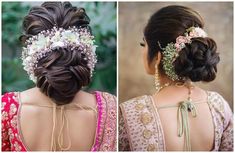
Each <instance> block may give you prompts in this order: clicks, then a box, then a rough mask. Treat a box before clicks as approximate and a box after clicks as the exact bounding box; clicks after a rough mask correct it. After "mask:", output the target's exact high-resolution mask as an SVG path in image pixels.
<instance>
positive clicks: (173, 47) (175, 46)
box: [158, 27, 207, 81]
mask: <svg viewBox="0 0 235 153" xmlns="http://www.w3.org/2000/svg"><path fill="white" fill-rule="evenodd" d="M197 37H203V38H204V37H207V34H206V32H205V31H204V30H203V29H201V28H199V27H191V28H189V29H187V30H186V33H185V34H184V36H178V37H177V38H176V43H173V42H171V43H168V44H167V46H166V47H165V48H162V47H161V44H160V42H158V45H159V47H160V48H161V49H162V50H163V53H162V54H163V58H162V63H163V69H164V71H165V73H166V75H167V76H168V77H169V78H170V79H171V80H173V81H175V80H180V78H179V76H178V75H177V74H176V73H175V70H174V65H173V62H174V61H175V60H176V58H177V57H178V56H179V52H180V51H181V50H182V49H183V48H184V47H185V44H190V43H191V42H192V41H191V39H192V38H197Z"/></svg>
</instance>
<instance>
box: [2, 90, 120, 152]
mask: <svg viewBox="0 0 235 153" xmlns="http://www.w3.org/2000/svg"><path fill="white" fill-rule="evenodd" d="M95 96H96V100H97V106H98V108H97V109H98V110H97V112H98V117H97V128H96V140H95V143H94V145H93V147H92V148H91V151H115V150H116V118H117V113H116V98H115V97H114V96H113V95H111V94H108V93H104V92H98V91H96V92H95ZM20 107H21V104H20V102H19V99H18V93H16V92H9V93H6V94H4V95H3V96H2V151H21V152H24V151H28V150H27V147H26V144H24V142H23V141H22V140H23V138H22V135H21V133H20V132H21V131H20V126H19V124H18V123H19V122H18V119H19V110H20Z"/></svg>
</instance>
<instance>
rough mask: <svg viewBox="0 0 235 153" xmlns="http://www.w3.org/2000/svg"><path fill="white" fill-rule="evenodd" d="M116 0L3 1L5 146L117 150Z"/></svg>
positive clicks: (66, 149) (31, 149) (29, 148)
mask: <svg viewBox="0 0 235 153" xmlns="http://www.w3.org/2000/svg"><path fill="white" fill-rule="evenodd" d="M116 6H117V4H116V2H75V1H73V2H23V1H21V2H2V103H1V105H2V112H1V119H2V129H1V130H2V151H116V146H117V144H116V143H117V140H116V132H117V125H116V123H117V102H116V92H117V88H116V86H117V82H116V80H117V78H116V74H117V72H116V60H117V59H116V55H117V50H116V40H117V39H116V29H117V27H116V22H117V17H116Z"/></svg>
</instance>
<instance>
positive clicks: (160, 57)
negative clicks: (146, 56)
mask: <svg viewBox="0 0 235 153" xmlns="http://www.w3.org/2000/svg"><path fill="white" fill-rule="evenodd" d="M161 59H162V54H161V52H160V51H158V53H157V56H156V60H155V61H156V63H155V64H157V65H159V64H160V62H161Z"/></svg>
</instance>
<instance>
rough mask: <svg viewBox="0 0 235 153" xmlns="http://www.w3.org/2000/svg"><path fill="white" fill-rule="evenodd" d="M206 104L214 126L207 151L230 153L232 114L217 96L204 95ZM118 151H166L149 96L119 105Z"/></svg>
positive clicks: (214, 93) (157, 116) (155, 112)
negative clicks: (211, 141) (212, 137)
mask: <svg viewBox="0 0 235 153" xmlns="http://www.w3.org/2000/svg"><path fill="white" fill-rule="evenodd" d="M207 103H208V106H209V108H210V111H211V114H212V119H213V124H214V146H213V148H212V150H211V151H233V114H232V111H231V109H230V107H229V105H228V104H227V102H226V101H225V100H224V99H223V97H222V96H221V95H219V94H218V93H216V92H208V97H207ZM119 114H120V115H119V150H120V151H130V150H131V151H166V145H165V140H164V133H163V130H164V129H163V128H162V125H161V121H160V117H159V114H158V111H157V109H156V107H155V105H154V102H153V100H152V97H151V96H147V95H144V96H141V97H137V98H133V99H131V100H129V101H126V102H123V103H121V104H120V113H119Z"/></svg>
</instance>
